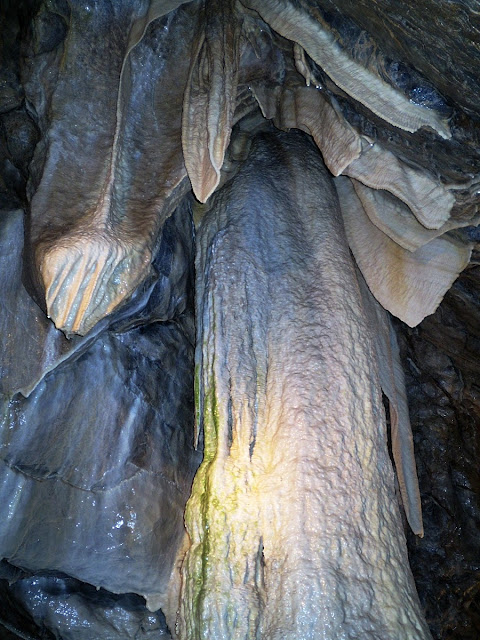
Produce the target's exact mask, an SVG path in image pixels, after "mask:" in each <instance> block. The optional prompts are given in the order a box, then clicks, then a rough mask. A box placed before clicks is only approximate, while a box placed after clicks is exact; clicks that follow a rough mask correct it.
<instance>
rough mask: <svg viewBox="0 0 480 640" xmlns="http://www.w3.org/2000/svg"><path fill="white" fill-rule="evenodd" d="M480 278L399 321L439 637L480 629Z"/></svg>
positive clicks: (421, 585)
mask: <svg viewBox="0 0 480 640" xmlns="http://www.w3.org/2000/svg"><path fill="white" fill-rule="evenodd" d="M479 286H480V270H479V267H478V266H474V267H472V268H471V269H469V270H467V271H466V272H465V273H464V274H462V275H461V276H460V278H459V279H458V281H457V282H456V283H455V284H454V286H453V287H452V289H451V290H450V292H449V293H448V294H447V295H446V297H445V300H444V301H443V303H442V305H441V306H440V308H439V309H438V311H437V312H436V313H435V314H434V315H433V316H430V317H428V318H426V319H425V320H424V322H423V323H422V324H421V325H420V326H419V327H418V328H417V329H409V328H407V327H405V325H402V326H400V325H399V324H398V325H397V329H398V333H399V335H400V336H401V349H402V356H403V362H404V369H405V373H406V380H407V390H408V397H409V406H410V416H411V421H412V429H413V432H414V439H415V454H416V460H417V469H418V474H419V482H420V491H421V493H422V505H423V519H424V525H425V537H424V538H423V539H422V540H420V539H418V538H415V537H414V536H412V535H409V538H408V539H409V555H410V562H411V566H412V570H413V573H414V576H415V580H416V583H417V589H418V592H419V595H420V599H421V601H422V604H423V606H424V607H425V611H426V616H427V621H428V622H429V624H430V628H431V630H432V634H433V636H434V638H436V639H438V640H447V639H448V640H454V639H458V640H460V639H468V640H474V639H475V638H478V636H479V634H480V613H479V610H480V609H479V608H480V562H479V558H480V538H479V528H480V474H479V470H478V458H479V455H480V388H479V385H478V371H479V363H480V341H479V337H480V335H479V334H480V332H479V327H478V317H479V315H478V314H479V313H480V301H479V297H478V291H479Z"/></svg>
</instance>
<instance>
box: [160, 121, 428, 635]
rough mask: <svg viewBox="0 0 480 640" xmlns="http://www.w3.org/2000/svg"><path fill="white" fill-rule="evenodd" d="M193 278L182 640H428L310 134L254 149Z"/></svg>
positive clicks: (216, 217) (330, 201) (223, 201)
mask: <svg viewBox="0 0 480 640" xmlns="http://www.w3.org/2000/svg"><path fill="white" fill-rule="evenodd" d="M197 274H198V275H197V293H196V296H197V318H198V328H197V331H198V336H197V387H198V388H197V403H198V406H199V412H200V420H201V423H200V427H201V428H202V429H203V434H204V441H205V455H204V461H203V463H202V465H201V467H200V470H199V472H198V473H197V476H196V478H195V481H194V486H193V491H192V496H191V498H190V501H189V503H188V505H187V511H186V524H187V530H188V533H189V536H190V542H191V546H190V548H189V549H188V552H187V554H186V558H185V561H184V563H183V575H182V577H183V591H182V594H181V607H180V612H179V616H178V619H177V625H176V630H177V633H178V637H179V638H181V639H182V640H191V639H192V638H195V639H196V640H207V638H208V640H211V639H215V640H226V639H232V640H233V639H235V640H240V639H241V640H251V639H252V638H259V639H260V638H261V639H262V640H267V639H268V640H286V639H294V638H295V640H313V639H318V640H320V639H325V640H326V639H331V640H347V639H352V638H361V639H362V640H385V639H386V638H389V639H400V638H402V639H407V638H408V639H410V640H413V639H415V640H420V639H427V638H430V634H429V631H428V628H427V626H426V623H425V622H424V620H423V617H422V612H421V608H420V605H419V602H418V599H417V595H416V591H415V586H414V582H413V579H412V576H411V573H410V569H409V566H408V558H407V553H406V547H405V539H404V534H403V529H402V524H401V519H400V514H399V508H398V504H397V500H396V497H395V490H394V474H393V470H392V465H391V463H390V459H389V456H388V451H387V434H386V426H385V416H384V410H383V406H382V401H381V392H380V385H379V377H378V368H377V364H376V362H375V350H374V345H373V341H372V337H371V329H372V327H370V326H369V325H368V322H367V316H366V315H365V312H364V310H363V307H362V300H361V295H360V291H359V288H358V284H357V280H356V276H355V271H354V267H353V264H352V261H351V258H350V254H349V250H348V245H347V241H346V238H345V234H344V231H343V227H342V222H341V217H340V213H339V208H338V202H337V198H336V194H335V191H334V189H333V185H332V183H331V180H330V178H329V176H328V173H327V171H326V169H325V168H324V166H323V164H322V162H321V159H320V156H319V155H318V152H317V151H316V150H315V148H314V146H313V145H312V143H311V142H309V141H308V140H307V139H306V138H305V137H304V136H303V135H302V134H298V135H295V134H289V135H288V136H287V135H285V134H266V135H264V136H263V137H260V138H257V139H256V140H255V141H254V142H253V143H252V150H251V155H250V157H249V159H248V160H247V162H246V163H245V165H244V166H243V168H242V169H241V171H240V172H239V174H238V175H237V178H236V180H235V182H234V183H230V185H228V186H227V187H226V188H225V189H224V190H222V191H221V192H220V193H219V194H218V195H217V196H215V198H214V205H213V208H212V210H211V211H210V213H209V214H208V215H207V216H206V218H205V220H204V222H203V223H202V226H201V228H200V231H199V238H198V258H197ZM226 301H228V302H226ZM169 615H170V624H171V628H172V627H173V624H172V618H173V617H174V613H172V612H170V614H169Z"/></svg>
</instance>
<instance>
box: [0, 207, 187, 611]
mask: <svg viewBox="0 0 480 640" xmlns="http://www.w3.org/2000/svg"><path fill="white" fill-rule="evenodd" d="M0 237H1V238H2V242H3V243H4V248H5V252H4V253H3V255H4V259H3V264H2V266H3V270H2V275H1V280H2V282H4V283H7V282H8V283H9V287H5V288H4V303H5V304H4V307H3V311H2V314H1V323H2V331H1V335H2V340H3V349H4V351H3V353H4V360H3V370H2V372H6V375H4V376H3V378H4V382H5V384H4V388H3V395H2V402H3V407H2V419H1V437H0V440H1V445H0V451H1V454H0V455H1V460H2V466H1V499H0V504H1V505H2V510H3V511H2V515H1V517H0V522H1V523H2V524H1V525H0V528H1V535H0V539H1V541H2V542H1V555H2V557H4V558H7V559H8V560H9V561H10V562H11V563H12V564H13V565H17V566H20V567H23V568H25V569H28V570H31V571H47V570H57V571H62V572H63V573H65V574H68V575H71V576H74V577H76V578H79V579H80V580H84V581H85V582H89V583H90V584H93V585H95V586H98V587H104V588H106V589H108V590H110V591H113V592H117V593H125V592H136V593H139V594H142V595H144V596H145V597H146V598H147V599H149V602H150V605H151V606H153V607H154V608H157V607H158V606H159V598H160V596H161V594H162V592H163V589H164V587H165V584H166V583H167V582H168V579H169V574H170V571H171V568H172V562H173V559H174V554H175V549H176V548H177V547H178V545H179V544H180V542H181V540H182V538H183V510H184V506H185V502H186V500H187V498H188V495H189V493H190V486H191V482H192V479H193V474H194V472H195V469H196V466H197V464H198V461H199V460H198V454H197V453H196V452H195V451H194V449H193V423H192V420H193V404H192V403H193V389H192V374H193V334H192V329H193V324H192V319H191V312H190V311H189V302H188V301H189V294H188V292H187V291H188V288H189V287H190V284H189V280H190V279H191V264H192V259H191V247H192V229H191V223H190V220H189V215H188V207H184V208H183V209H182V211H180V212H179V215H178V216H173V217H172V218H171V219H170V220H169V222H168V223H167V225H166V231H165V235H164V237H163V239H162V242H160V252H159V255H158V260H157V261H156V262H155V263H154V267H155V266H156V267H158V268H157V269H156V273H157V276H156V283H152V282H150V287H147V288H146V293H145V294H144V296H143V299H142V297H141V296H139V299H142V300H143V305H142V306H141V308H140V310H139V311H138V314H137V316H128V320H125V319H122V314H118V315H117V316H116V317H115V316H114V317H113V318H112V321H114V327H113V328H111V329H110V330H104V331H103V332H101V334H100V335H98V336H97V338H96V340H95V341H93V342H92V340H91V339H89V340H85V339H83V338H80V339H78V340H73V341H68V340H67V339H66V338H65V337H64V336H63V334H61V333H60V332H59V331H57V330H56V329H55V328H54V327H53V324H52V323H51V322H50V321H48V320H47V319H46V318H45V317H44V315H43V314H42V312H41V310H40V309H39V308H38V307H37V306H36V305H35V303H33V301H31V299H29V297H28V295H27V294H26V292H25V291H24V289H23V287H22V285H21V281H20V270H19V269H18V260H19V256H20V253H21V247H22V242H23V228H22V213H21V212H19V211H17V212H13V213H11V214H7V215H5V216H4V217H3V218H2V233H1V234H0ZM12 265H13V268H10V267H11V266H12ZM164 279H168V282H169V286H165V285H164V282H163V280H164ZM160 292H161V293H160ZM139 305H140V302H138V301H137V303H136V306H137V307H138V306H139ZM133 309H135V304H133ZM12 314H13V316H12ZM12 317H13V318H22V321H13V320H12ZM129 325H130V326H129ZM22 349H23V352H22ZM76 349H77V350H76ZM65 355H68V356H69V359H68V360H64V361H63V362H61V360H62V358H63V357H64V356H65ZM60 362H61V364H60ZM7 365H8V369H6V367H7ZM25 387H28V389H29V393H28V397H27V393H26V392H25V391H24V389H25ZM152 496H155V500H152Z"/></svg>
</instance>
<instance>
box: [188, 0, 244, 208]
mask: <svg viewBox="0 0 480 640" xmlns="http://www.w3.org/2000/svg"><path fill="white" fill-rule="evenodd" d="M204 11H205V13H204V21H203V25H202V27H201V32H200V34H199V36H198V45H197V51H196V54H195V58H196V59H195V61H194V63H193V64H192V67H191V72H190V78H189V81H188V84H187V89H186V92H185V99H184V105H183V123H182V145H183V155H184V158H185V165H186V167H187V172H188V175H189V177H190V180H191V183H192V188H193V192H194V193H195V196H196V197H197V198H198V200H200V202H205V201H206V200H207V199H208V198H209V197H210V195H211V194H212V193H213V192H214V191H215V189H216V188H217V186H218V183H219V181H220V169H221V168H222V164H223V159H224V156H225V150H226V148H227V146H228V143H229V141H230V133H231V129H232V119H233V114H234V111H235V101H236V93H237V84H238V64H239V36H240V29H239V21H238V17H237V15H236V11H235V2H234V0H228V1H225V0H207V2H206V3H205V9H204Z"/></svg>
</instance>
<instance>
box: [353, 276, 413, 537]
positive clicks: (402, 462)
mask: <svg viewBox="0 0 480 640" xmlns="http://www.w3.org/2000/svg"><path fill="white" fill-rule="evenodd" d="M357 278H358V283H359V286H360V292H361V294H362V300H363V305H364V309H365V313H366V314H367V317H368V323H369V325H370V326H371V327H372V334H373V341H374V345H375V350H376V355H377V362H378V368H379V375H380V385H381V387H382V391H383V393H384V394H385V395H386V396H387V398H388V401H389V404H390V432H391V440H392V453H393V460H394V462H395V469H396V471H397V478H398V484H399V486H400V493H401V496H402V502H403V507H404V509H405V514H406V516H407V520H408V524H409V525H410V527H411V529H412V531H413V533H415V534H416V535H417V536H420V538H423V521H422V504H421V500H420V489H419V486H418V477H417V467H416V464H415V452H414V448H413V436H412V429H411V425H410V416H409V413H408V402H407V395H406V389H405V379H404V374H403V369H402V365H401V362H400V352H399V349H398V343H397V336H396V334H395V330H394V328H393V327H392V324H391V322H390V318H389V316H388V313H387V312H386V311H385V309H383V308H382V307H381V306H380V304H379V303H378V302H377V301H376V300H375V298H374V297H373V295H372V293H371V291H370V289H369V288H368V286H367V283H366V282H365V280H364V278H363V276H362V274H361V273H360V271H359V270H358V269H357Z"/></svg>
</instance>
